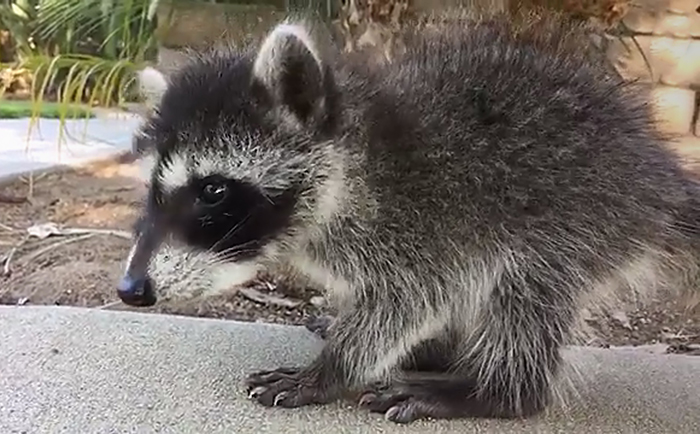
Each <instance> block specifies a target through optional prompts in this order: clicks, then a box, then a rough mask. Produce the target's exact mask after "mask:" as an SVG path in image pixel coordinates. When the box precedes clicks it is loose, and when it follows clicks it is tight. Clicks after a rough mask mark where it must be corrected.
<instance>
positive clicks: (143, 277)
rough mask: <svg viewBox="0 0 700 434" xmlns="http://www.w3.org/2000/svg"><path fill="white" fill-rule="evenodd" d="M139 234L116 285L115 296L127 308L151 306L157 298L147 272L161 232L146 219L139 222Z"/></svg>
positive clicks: (153, 223) (159, 240) (161, 234)
mask: <svg viewBox="0 0 700 434" xmlns="http://www.w3.org/2000/svg"><path fill="white" fill-rule="evenodd" d="M139 232H140V233H139V235H138V237H137V239H136V242H135V243H134V246H133V247H132V249H131V252H130V254H129V259H128V260H127V263H126V272H125V273H124V276H123V277H122V280H121V281H120V282H119V285H117V295H118V296H119V299H121V301H122V302H124V303H125V304H127V305H129V306H138V307H145V306H153V305H154V304H155V303H156V300H157V297H156V292H155V288H154V284H153V281H152V280H151V279H150V278H149V277H148V271H147V270H148V264H149V262H150V261H151V258H152V257H153V254H154V253H155V251H156V250H157V249H158V247H159V246H160V244H161V241H162V238H163V230H162V229H161V228H160V227H159V225H157V224H156V223H155V222H154V221H153V219H147V220H144V221H142V222H141V226H140V230H139Z"/></svg>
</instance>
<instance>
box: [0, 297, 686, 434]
mask: <svg viewBox="0 0 700 434" xmlns="http://www.w3.org/2000/svg"><path fill="white" fill-rule="evenodd" d="M320 344H321V343H320V341H318V340H317V339H316V338H315V337H313V336H312V335H311V334H310V333H308V332H307V331H306V330H304V329H301V328H296V327H284V326H274V325H262V324H242V323H236V322H229V321H221V320H207V319H197V318H184V317H173V316H165V315H154V314H141V313H125V312H110V311H100V310H88V309H80V308H68V307H27V306H25V307H7V306H5V307H0V433H6V434H10V433H26V434H35V433H53V434H60V433H72V434H75V433H202V434H204V433H235V434H249V433H250V434H252V433H256V434H258V433H260V434H262V433H290V434H296V433H309V434H311V433H328V434H333V433H388V434H391V433H425V432H430V433H435V434H438V433H492V432H493V433H635V434H654V433H674V434H682V433H699V432H700V357H697V356H695V357H693V356H681V355H662V354H655V353H654V350H653V349H651V350H649V351H644V350H631V349H614V350H611V349H608V350H606V349H593V348H589V349H569V350H567V351H566V353H565V357H566V359H567V360H568V361H569V362H576V365H577V366H578V372H579V373H580V377H581V378H583V379H585V383H581V384H579V386H578V388H577V390H578V392H579V393H578V398H572V399H573V400H572V399H569V400H568V405H567V406H565V407H563V406H555V407H553V408H552V409H551V410H550V411H549V412H548V413H547V414H545V415H543V416H541V417H539V418H537V419H532V420H528V421H510V422H505V421H473V420H461V421H438V422H434V421H426V422H420V423H415V424H412V425H409V426H396V425H393V424H392V423H390V422H387V421H384V420H383V419H382V417H381V416H378V415H374V414H369V413H366V412H364V411H361V410H359V409H357V408H356V407H354V405H353V403H346V402H340V403H337V404H334V405H329V406H325V407H307V408H304V409H296V410H283V409H264V408H262V407H260V406H258V405H257V404H255V403H253V402H251V401H249V400H248V399H247V398H246V397H245V394H244V392H243V390H242V388H241V379H242V377H243V376H244V375H245V374H246V373H247V372H249V371H251V370H255V369H266V368H274V367H277V366H278V365H280V364H284V365H290V364H298V363H303V362H305V361H308V360H310V358H311V357H313V355H314V354H315V353H316V351H318V349H319V348H320Z"/></svg>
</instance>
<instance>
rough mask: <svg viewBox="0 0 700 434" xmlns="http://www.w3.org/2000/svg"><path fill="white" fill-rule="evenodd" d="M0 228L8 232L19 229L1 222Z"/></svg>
mask: <svg viewBox="0 0 700 434" xmlns="http://www.w3.org/2000/svg"><path fill="white" fill-rule="evenodd" d="M0 229H2V230H4V231H8V232H16V231H17V229H15V228H13V227H12V226H7V225H6V224H3V223H0Z"/></svg>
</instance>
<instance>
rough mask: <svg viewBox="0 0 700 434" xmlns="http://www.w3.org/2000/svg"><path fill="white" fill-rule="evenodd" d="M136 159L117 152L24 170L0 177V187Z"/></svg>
mask: <svg viewBox="0 0 700 434" xmlns="http://www.w3.org/2000/svg"><path fill="white" fill-rule="evenodd" d="M137 158H138V157H137V156H136V154H134V153H133V152H132V151H119V152H115V153H113V154H111V155H106V156H102V157H97V158H94V159H90V160H88V161H82V162H79V163H74V164H55V165H52V166H49V167H45V168H42V169H36V170H26V171H23V172H17V173H13V174H11V175H5V176H0V187H4V186H7V185H8V184H11V183H13V182H15V181H16V180H18V179H19V178H23V177H27V176H35V177H37V176H44V175H50V174H55V173H67V172H71V171H75V170H85V169H88V170H89V169H90V168H94V167H99V166H101V165H105V164H115V163H118V164H123V163H131V162H134V161H136V159H137Z"/></svg>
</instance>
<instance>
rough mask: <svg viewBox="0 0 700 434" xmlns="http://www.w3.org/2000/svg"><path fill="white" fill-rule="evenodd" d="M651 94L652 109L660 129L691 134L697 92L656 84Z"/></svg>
mask: <svg viewBox="0 0 700 434" xmlns="http://www.w3.org/2000/svg"><path fill="white" fill-rule="evenodd" d="M651 94H652V101H653V104H652V111H653V113H654V117H655V119H656V121H657V122H658V127H659V129H660V130H662V131H665V132H667V133H671V134H689V133H690V132H691V126H692V123H693V112H694V111H695V92H694V91H692V90H690V89H682V88H677V87H671V86H656V87H655V88H654V89H652V91H651Z"/></svg>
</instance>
